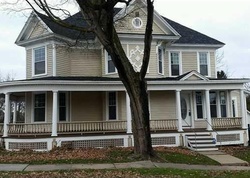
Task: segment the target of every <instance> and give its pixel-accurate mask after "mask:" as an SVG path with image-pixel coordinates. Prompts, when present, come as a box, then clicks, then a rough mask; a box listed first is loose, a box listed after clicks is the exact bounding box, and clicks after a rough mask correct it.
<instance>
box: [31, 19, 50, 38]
mask: <svg viewBox="0 0 250 178" xmlns="http://www.w3.org/2000/svg"><path fill="white" fill-rule="evenodd" d="M48 33H49V31H48V28H46V27H45V26H44V25H43V24H42V23H41V22H38V23H37V24H36V25H35V27H34V29H33V31H31V34H30V36H28V38H27V39H32V38H36V37H39V36H41V35H46V34H48Z"/></svg>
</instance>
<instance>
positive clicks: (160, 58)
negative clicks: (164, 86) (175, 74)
mask: <svg viewBox="0 0 250 178" xmlns="http://www.w3.org/2000/svg"><path fill="white" fill-rule="evenodd" d="M163 56H164V50H163V49H162V48H160V47H159V48H158V73H159V74H162V75H163V74H164V72H163V68H164V67H163V63H164V62H163V59H164V57H163Z"/></svg>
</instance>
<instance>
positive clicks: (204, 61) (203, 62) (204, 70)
mask: <svg viewBox="0 0 250 178" xmlns="http://www.w3.org/2000/svg"><path fill="white" fill-rule="evenodd" d="M199 65H200V66H199V67H200V73H201V74H202V75H204V76H208V53H206V52H200V53H199Z"/></svg>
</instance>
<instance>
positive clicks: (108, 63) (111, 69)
mask: <svg viewBox="0 0 250 178" xmlns="http://www.w3.org/2000/svg"><path fill="white" fill-rule="evenodd" d="M105 56H106V57H105V58H106V73H107V74H110V73H115V72H116V68H115V65H114V63H113V61H112V58H111V56H110V55H109V54H108V53H107V52H106V55H105Z"/></svg>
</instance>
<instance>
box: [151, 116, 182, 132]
mask: <svg viewBox="0 0 250 178" xmlns="http://www.w3.org/2000/svg"><path fill="white" fill-rule="evenodd" d="M177 122H178V120H177V119H168V120H150V127H151V130H152V131H158V130H177Z"/></svg>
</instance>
